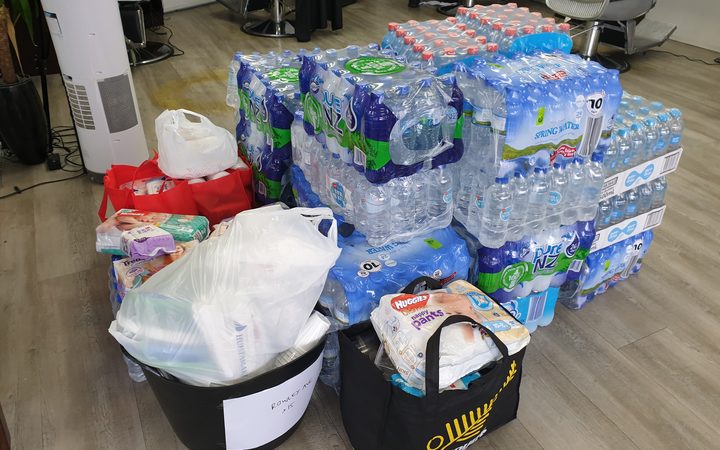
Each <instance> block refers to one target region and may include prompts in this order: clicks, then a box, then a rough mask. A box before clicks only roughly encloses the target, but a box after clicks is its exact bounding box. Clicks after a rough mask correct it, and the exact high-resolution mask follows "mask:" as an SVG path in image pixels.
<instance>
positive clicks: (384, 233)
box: [355, 184, 390, 247]
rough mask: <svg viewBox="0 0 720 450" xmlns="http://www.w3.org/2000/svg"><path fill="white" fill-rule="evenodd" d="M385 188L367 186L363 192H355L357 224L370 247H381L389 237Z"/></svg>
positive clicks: (387, 202)
mask: <svg viewBox="0 0 720 450" xmlns="http://www.w3.org/2000/svg"><path fill="white" fill-rule="evenodd" d="M385 189H386V188H385V186H381V185H374V184H368V185H367V186H366V187H365V189H364V190H360V189H357V190H356V194H355V195H356V198H358V201H357V204H359V211H358V214H359V216H358V217H359V223H360V224H361V225H362V226H363V228H364V229H365V230H366V233H365V237H366V238H367V241H368V243H369V244H370V245H372V246H373V247H377V246H380V245H382V244H383V243H384V242H385V240H386V239H387V237H388V235H389V230H390V223H389V220H388V219H389V216H390V214H388V212H389V211H388V206H389V203H390V202H389V196H388V195H387V192H386V190H385Z"/></svg>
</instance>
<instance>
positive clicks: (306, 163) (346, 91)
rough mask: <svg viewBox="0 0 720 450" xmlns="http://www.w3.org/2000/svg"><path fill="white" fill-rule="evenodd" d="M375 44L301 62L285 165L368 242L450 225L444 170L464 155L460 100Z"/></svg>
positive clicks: (454, 92)
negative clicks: (299, 110) (298, 108)
mask: <svg viewBox="0 0 720 450" xmlns="http://www.w3.org/2000/svg"><path fill="white" fill-rule="evenodd" d="M388 55H389V52H383V51H381V50H380V49H379V47H378V46H377V45H373V44H371V45H369V46H366V47H359V46H349V47H347V48H345V49H341V50H332V49H331V50H325V51H323V52H320V53H319V54H317V55H305V57H304V58H303V62H302V67H301V69H300V89H301V92H302V103H303V107H304V111H303V115H302V116H301V115H300V114H298V115H297V116H296V118H295V123H294V125H293V132H292V134H293V142H294V146H295V147H294V152H295V154H294V161H295V163H296V164H297V165H298V166H299V167H300V169H301V170H302V172H303V174H304V177H305V179H306V180H307V181H308V182H309V183H310V185H311V186H312V188H313V191H315V193H316V194H317V195H318V197H319V198H320V200H321V202H322V203H324V204H326V205H328V206H330V207H331V208H332V209H333V210H334V211H335V212H336V213H337V214H338V215H340V216H342V218H343V219H344V221H345V222H347V223H352V224H354V225H355V227H356V229H357V230H358V231H360V232H361V233H362V234H364V235H365V237H366V238H367V240H368V242H369V243H370V245H373V246H380V245H384V244H386V243H388V242H391V241H407V240H409V239H411V238H413V237H415V236H418V235H421V234H424V233H427V232H429V231H431V230H434V229H440V228H445V227H447V226H448V225H449V224H450V221H451V220H452V209H453V208H452V178H451V174H450V173H449V170H448V169H447V168H446V165H447V164H451V163H454V162H456V161H457V160H459V159H460V157H461V156H462V152H463V145H462V139H461V136H460V133H461V127H462V124H461V122H458V117H459V116H460V114H461V112H462V103H463V100H462V93H461V92H460V90H459V89H458V88H457V85H455V84H450V85H445V84H442V83H441V82H440V81H439V80H438V79H436V78H434V77H432V76H431V75H429V74H428V73H426V72H423V71H419V70H415V69H413V68H410V67H407V66H406V65H405V64H403V63H402V62H400V61H398V60H397V59H395V58H393V57H390V56H388Z"/></svg>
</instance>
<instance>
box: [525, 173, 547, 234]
mask: <svg viewBox="0 0 720 450" xmlns="http://www.w3.org/2000/svg"><path fill="white" fill-rule="evenodd" d="M549 196H550V183H548V177H547V167H535V169H534V172H533V174H532V176H531V177H530V192H529V194H528V211H527V227H528V233H530V232H531V231H532V232H538V231H540V230H542V229H543V228H544V227H545V214H546V212H547V207H548V198H549Z"/></svg>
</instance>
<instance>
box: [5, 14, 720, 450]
mask: <svg viewBox="0 0 720 450" xmlns="http://www.w3.org/2000/svg"><path fill="white" fill-rule="evenodd" d="M404 4H405V2H404V1H402V0H359V1H358V3H357V4H355V5H352V6H349V7H347V8H346V9H345V15H344V16H345V27H344V29H342V30H340V31H338V32H330V31H317V32H316V33H315V34H314V35H313V41H312V43H311V46H319V47H323V48H325V47H341V46H344V45H347V44H351V43H365V42H370V41H377V40H379V38H380V37H381V36H382V34H383V30H384V26H383V24H382V21H386V20H391V19H392V20H397V21H404V20H407V19H411V18H415V19H421V18H423V19H424V18H430V17H433V16H435V15H436V14H435V13H434V12H433V11H432V10H431V9H421V10H409V9H407V8H405V7H404ZM377 18H381V19H380V20H378V19H377ZM237 20H238V18H237V17H235V16H233V15H232V14H231V13H229V12H228V11H227V10H226V9H225V8H224V7H222V6H220V5H219V4H214V5H210V6H206V7H201V8H198V9H194V10H189V11H182V12H177V13H173V14H170V15H169V16H168V19H167V25H168V26H170V27H171V28H172V30H173V31H174V33H175V36H174V38H173V42H174V43H175V44H177V45H178V46H179V47H181V48H182V49H183V50H185V52H186V54H185V56H182V57H178V58H172V59H170V60H168V61H165V62H162V63H159V64H155V65H151V66H147V67H141V68H138V69H136V70H135V71H134V72H133V75H134V77H135V86H136V90H137V96H138V99H139V103H140V109H141V113H142V118H143V123H144V125H145V134H146V136H147V138H148V142H150V143H151V145H154V143H155V141H156V139H155V135H154V128H153V120H154V118H155V117H156V116H157V115H158V114H159V113H160V112H161V111H162V110H163V109H165V108H187V109H191V110H195V111H198V112H201V113H205V114H207V115H208V116H209V117H210V118H211V119H212V120H214V121H215V122H216V123H218V124H220V125H223V126H226V127H228V128H230V127H231V126H232V124H233V115H232V111H231V110H230V109H228V108H227V107H225V106H224V98H225V82H226V65H227V62H228V60H229V59H230V57H231V55H232V53H233V51H235V50H243V51H253V50H260V51H266V50H270V49H275V50H280V49H285V48H288V49H292V50H295V49H298V48H300V45H299V44H298V43H297V42H295V41H293V40H270V39H261V38H254V37H249V36H247V35H245V34H243V33H242V32H241V31H240V26H239V24H238V22H237ZM664 48H666V49H668V50H672V51H674V52H676V53H684V54H688V55H690V56H693V57H702V58H705V59H706V60H712V58H714V57H715V56H717V55H715V54H712V53H711V52H707V51H703V50H700V49H696V48H693V47H690V46H686V45H682V44H676V43H669V44H667V45H666V46H665V47H664ZM631 62H632V64H633V69H632V70H631V71H630V72H628V73H626V74H624V75H622V82H623V86H624V87H625V88H626V89H627V90H629V91H630V92H632V93H636V94H641V95H644V96H647V97H649V98H652V99H656V100H660V101H663V102H665V103H666V104H669V105H674V106H678V107H680V108H682V110H683V113H684V114H685V123H686V125H687V130H686V132H685V138H684V142H683V144H684V147H685V149H686V152H685V154H684V155H683V158H682V160H681V161H680V168H679V170H678V171H677V172H676V173H674V174H672V175H671V176H670V177H669V180H670V181H669V185H670V189H669V192H668V195H667V205H668V210H667V213H666V215H665V220H664V222H663V224H662V225H661V227H660V228H659V229H657V232H656V234H655V243H654V244H653V247H652V249H651V250H650V252H649V256H648V257H647V258H646V259H645V264H644V268H643V269H642V271H641V272H640V273H639V274H638V275H637V276H635V277H634V278H633V279H632V280H630V281H628V282H625V283H621V284H620V285H619V286H617V287H615V288H613V289H611V290H610V291H609V292H607V293H606V294H605V295H602V296H601V297H599V298H597V299H596V300H595V301H594V302H593V303H591V304H589V305H588V306H587V307H586V308H585V309H583V310H581V311H569V310H566V309H564V308H563V307H561V306H559V307H558V310H557V314H556V318H555V321H554V322H553V323H552V324H551V325H550V326H549V327H546V328H542V329H539V330H538V331H537V332H536V333H534V334H533V338H532V342H531V343H530V346H529V349H528V351H527V356H526V361H525V372H524V374H523V375H524V376H523V380H522V388H521V398H522V401H521V403H520V410H519V419H518V420H516V421H514V422H512V423H510V424H508V425H507V426H505V427H504V428H502V429H500V430H498V431H497V432H494V433H492V434H491V435H489V436H487V437H486V438H483V439H482V440H481V441H480V442H478V443H477V444H475V445H474V446H473V448H493V449H525V448H528V449H540V448H545V449H561V448H567V449H588V448H608V449H626V448H643V449H660V448H667V449H678V448H689V449H710V448H720V426H719V424H720V419H718V417H720V294H718V284H719V283H720V232H719V231H718V229H719V228H720V227H719V226H718V224H720V183H718V179H719V177H720V150H719V149H720V139H719V136H720V106H718V105H720V67H718V66H715V67H708V66H704V65H702V64H698V63H692V62H689V61H686V60H684V59H681V58H675V57H672V56H670V55H667V54H661V53H648V54H646V55H644V56H638V57H635V58H633V59H632V61H631ZM51 88H52V95H51V97H52V108H53V120H54V124H55V125H68V124H69V123H70V122H69V117H68V115H67V112H66V103H65V100H64V97H63V93H62V91H61V89H60V86H59V82H58V80H57V77H53V79H52V80H51ZM0 173H1V175H0V176H1V178H0V194H4V193H7V192H9V191H11V190H12V186H14V185H19V186H27V185H30V184H32V183H35V182H40V181H45V180H48V179H53V178H59V177H62V176H65V175H67V174H64V173H55V172H53V173H48V172H47V171H46V169H45V168H44V167H35V168H27V167H22V166H19V165H15V164H11V163H7V162H3V163H2V165H0ZM101 190H102V188H101V187H100V186H97V185H93V184H91V183H90V182H89V181H87V180H85V179H79V180H73V181H68V182H63V183H59V184H52V185H49V186H43V187H40V188H37V189H34V190H31V191H28V192H26V193H23V194H21V195H17V196H14V197H11V198H8V199H5V200H0V292H1V293H0V404H2V407H3V409H4V410H5V415H6V417H7V421H8V426H9V429H10V433H11V435H12V438H13V443H14V447H13V448H15V449H18V450H21V449H28V450H37V449H69V450H79V449H92V450H94V449H105V448H112V449H176V448H183V446H182V445H181V444H180V443H179V442H178V441H177V440H176V438H175V436H174V434H173V432H172V430H171V429H170V427H169V425H168V423H167V421H166V419H165V417H164V416H163V415H162V413H161V411H160V409H159V407H158V404H157V402H156V401H155V398H154V397H153V395H152V392H151V391H150V389H149V388H148V386H147V383H142V384H135V383H133V382H132V381H130V379H129V378H128V376H127V372H126V367H125V365H124V363H123V361H122V359H121V358H120V353H119V351H118V346H117V344H116V343H115V342H114V340H113V339H112V337H111V336H110V335H109V334H108V333H107V328H108V325H109V323H110V321H111V319H112V315H111V311H110V304H109V301H108V293H107V269H108V263H109V258H108V257H107V256H102V255H99V254H97V253H95V249H94V228H95V226H96V224H97V217H96V215H95V212H96V208H97V205H98V203H99V201H100V196H101ZM348 447H349V442H348V439H347V436H346V435H345V433H344V431H343V428H342V423H341V420H340V418H339V415H338V402H337V399H336V397H335V396H334V393H332V391H330V390H328V389H327V388H324V387H320V388H318V390H317V391H316V393H315V395H314V397H313V401H312V403H311V405H310V409H309V410H308V413H307V416H306V417H305V419H304V422H303V424H302V426H301V427H300V429H299V430H298V431H297V433H296V434H295V435H294V436H293V437H292V438H291V439H290V440H289V441H288V442H287V443H286V444H285V445H284V446H283V448H288V449H330V448H348Z"/></svg>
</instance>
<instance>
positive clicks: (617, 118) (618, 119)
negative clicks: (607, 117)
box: [614, 114, 625, 123]
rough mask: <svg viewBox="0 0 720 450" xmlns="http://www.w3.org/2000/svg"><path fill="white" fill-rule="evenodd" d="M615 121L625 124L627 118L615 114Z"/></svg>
mask: <svg viewBox="0 0 720 450" xmlns="http://www.w3.org/2000/svg"><path fill="white" fill-rule="evenodd" d="M614 119H615V122H619V123H623V122H625V116H623V115H622V114H615V117H614Z"/></svg>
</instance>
